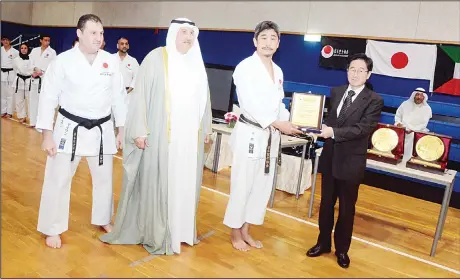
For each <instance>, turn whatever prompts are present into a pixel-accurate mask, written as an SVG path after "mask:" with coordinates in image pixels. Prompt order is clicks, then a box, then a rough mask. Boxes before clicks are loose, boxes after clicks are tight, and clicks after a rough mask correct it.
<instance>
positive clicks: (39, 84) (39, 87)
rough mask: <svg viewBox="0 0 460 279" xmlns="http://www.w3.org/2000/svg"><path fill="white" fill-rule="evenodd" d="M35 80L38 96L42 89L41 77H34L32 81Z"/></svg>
mask: <svg viewBox="0 0 460 279" xmlns="http://www.w3.org/2000/svg"><path fill="white" fill-rule="evenodd" d="M37 78H38V94H40V90H41V89H42V78H41V77H34V79H37ZM30 84H32V79H31V80H30ZM29 87H30V86H29Z"/></svg>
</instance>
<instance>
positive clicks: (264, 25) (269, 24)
mask: <svg viewBox="0 0 460 279" xmlns="http://www.w3.org/2000/svg"><path fill="white" fill-rule="evenodd" d="M270 29H273V30H274V31H275V32H276V35H278V39H279V38H280V28H279V26H278V24H276V23H274V22H273V21H269V20H265V21H262V22H260V23H259V24H257V26H256V29H255V32H254V38H255V39H256V40H257V37H259V34H260V33H262V32H263V31H265V30H270Z"/></svg>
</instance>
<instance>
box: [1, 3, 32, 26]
mask: <svg viewBox="0 0 460 279" xmlns="http://www.w3.org/2000/svg"><path fill="white" fill-rule="evenodd" d="M0 7H1V10H2V13H1V14H2V20H6V21H11V22H16V23H23V24H29V25H30V24H31V23H32V2H0Z"/></svg>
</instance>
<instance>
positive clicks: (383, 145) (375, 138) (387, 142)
mask: <svg viewBox="0 0 460 279" xmlns="http://www.w3.org/2000/svg"><path fill="white" fill-rule="evenodd" d="M398 140H399V138H398V134H397V133H396V132H395V131H394V130H393V129H390V128H380V129H378V130H377V131H375V132H374V134H373V135H372V138H371V141H372V145H373V146H374V148H375V149H376V150H378V151H380V152H391V151H392V150H393V149H394V148H395V147H396V146H398Z"/></svg>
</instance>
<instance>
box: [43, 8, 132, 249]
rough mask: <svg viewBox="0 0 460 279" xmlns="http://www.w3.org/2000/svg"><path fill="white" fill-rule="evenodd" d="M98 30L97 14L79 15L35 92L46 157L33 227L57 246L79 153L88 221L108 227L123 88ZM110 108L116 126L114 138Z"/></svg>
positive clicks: (116, 65)
mask: <svg viewBox="0 0 460 279" xmlns="http://www.w3.org/2000/svg"><path fill="white" fill-rule="evenodd" d="M103 32H104V29H103V26H102V22H101V20H100V18H99V17H98V16H96V15H93V14H87V15H83V16H81V17H80V19H79V20H78V24H77V35H78V38H79V43H78V45H77V46H75V47H74V48H72V49H70V50H67V51H65V52H63V53H61V54H60V55H58V56H57V58H56V59H55V60H54V61H53V62H52V63H51V65H50V67H49V68H48V71H47V72H46V74H45V77H44V81H43V90H42V92H41V93H40V103H39V111H38V120H37V128H39V129H43V144H42V149H43V150H44V151H46V152H47V154H48V158H47V161H46V169H45V178H44V182H43V190H42V198H41V202H40V211H39V217H38V228H37V229H38V231H40V232H42V233H43V234H45V235H46V245H48V246H49V247H52V248H60V247H61V238H60V235H61V234H62V233H63V232H65V231H67V229H68V219H69V201H70V187H71V181H72V177H73V175H74V174H75V171H76V169H77V166H78V164H79V162H80V159H81V157H83V156H84V157H86V160H87V162H88V165H89V168H90V171H91V177H92V183H93V206H92V216H91V223H92V224H93V225H97V226H101V227H103V228H104V229H105V230H106V231H107V232H110V231H111V228H112V226H111V224H110V220H111V217H112V215H113V198H112V168H113V154H115V153H116V152H117V148H120V147H121V144H122V139H123V131H124V129H123V126H124V122H125V117H126V105H125V103H124V95H125V94H126V93H125V89H124V87H123V78H122V76H121V72H120V68H119V67H120V64H119V63H118V61H117V60H116V59H115V57H114V56H113V55H112V54H110V53H108V52H106V51H104V50H100V47H101V41H102V39H103ZM69 65H71V66H72V67H69ZM58 105H59V114H58V117H57V120H56V124H55V125H54V131H53V119H54V114H55V108H56V107H57V106H58ZM112 111H113V114H114V116H115V122H116V126H117V127H118V131H119V133H118V134H117V136H116V137H115V132H114V125H113V122H112V121H111V112H112Z"/></svg>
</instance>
